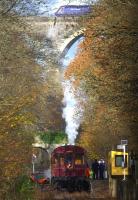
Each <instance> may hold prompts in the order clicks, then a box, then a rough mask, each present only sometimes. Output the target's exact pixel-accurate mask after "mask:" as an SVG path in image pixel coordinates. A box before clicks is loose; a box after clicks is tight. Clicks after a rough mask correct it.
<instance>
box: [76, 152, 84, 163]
mask: <svg viewBox="0 0 138 200" xmlns="http://www.w3.org/2000/svg"><path fill="white" fill-rule="evenodd" d="M82 164H84V155H82V154H77V155H76V156H75V165H82Z"/></svg>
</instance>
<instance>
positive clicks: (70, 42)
mask: <svg viewBox="0 0 138 200" xmlns="http://www.w3.org/2000/svg"><path fill="white" fill-rule="evenodd" d="M85 30H86V29H85V28H82V29H80V30H79V31H76V32H75V33H74V34H73V35H71V36H70V37H69V38H67V39H65V40H64V43H63V44H62V46H61V47H60V52H61V55H60V58H61V59H62V58H64V57H65V55H66V54H67V52H68V50H69V49H70V47H71V46H72V45H73V44H74V43H75V42H76V41H77V40H78V39H79V38H81V37H83V36H84V31H85Z"/></svg>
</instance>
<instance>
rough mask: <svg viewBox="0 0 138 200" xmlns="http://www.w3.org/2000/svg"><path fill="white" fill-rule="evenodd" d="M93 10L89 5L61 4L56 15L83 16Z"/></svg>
mask: <svg viewBox="0 0 138 200" xmlns="http://www.w3.org/2000/svg"><path fill="white" fill-rule="evenodd" d="M90 12H91V6H89V5H65V6H61V7H60V8H59V9H58V10H57V12H56V13H55V16H56V17H64V16H81V15H86V14H88V13H90Z"/></svg>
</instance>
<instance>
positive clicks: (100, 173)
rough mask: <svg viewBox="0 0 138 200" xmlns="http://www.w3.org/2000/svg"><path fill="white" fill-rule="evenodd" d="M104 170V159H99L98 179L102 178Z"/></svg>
mask: <svg viewBox="0 0 138 200" xmlns="http://www.w3.org/2000/svg"><path fill="white" fill-rule="evenodd" d="M104 172H105V162H104V160H100V163H99V176H100V177H99V178H100V179H102V180H103V179H104Z"/></svg>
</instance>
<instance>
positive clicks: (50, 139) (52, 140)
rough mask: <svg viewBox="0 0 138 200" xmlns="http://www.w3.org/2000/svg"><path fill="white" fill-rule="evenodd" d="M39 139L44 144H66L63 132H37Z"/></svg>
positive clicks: (65, 136)
mask: <svg viewBox="0 0 138 200" xmlns="http://www.w3.org/2000/svg"><path fill="white" fill-rule="evenodd" d="M38 134H39V136H40V139H41V140H42V141H43V142H44V143H46V144H60V143H66V142H67V135H66V134H65V133H64V132H50V131H49V132H39V133H38Z"/></svg>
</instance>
